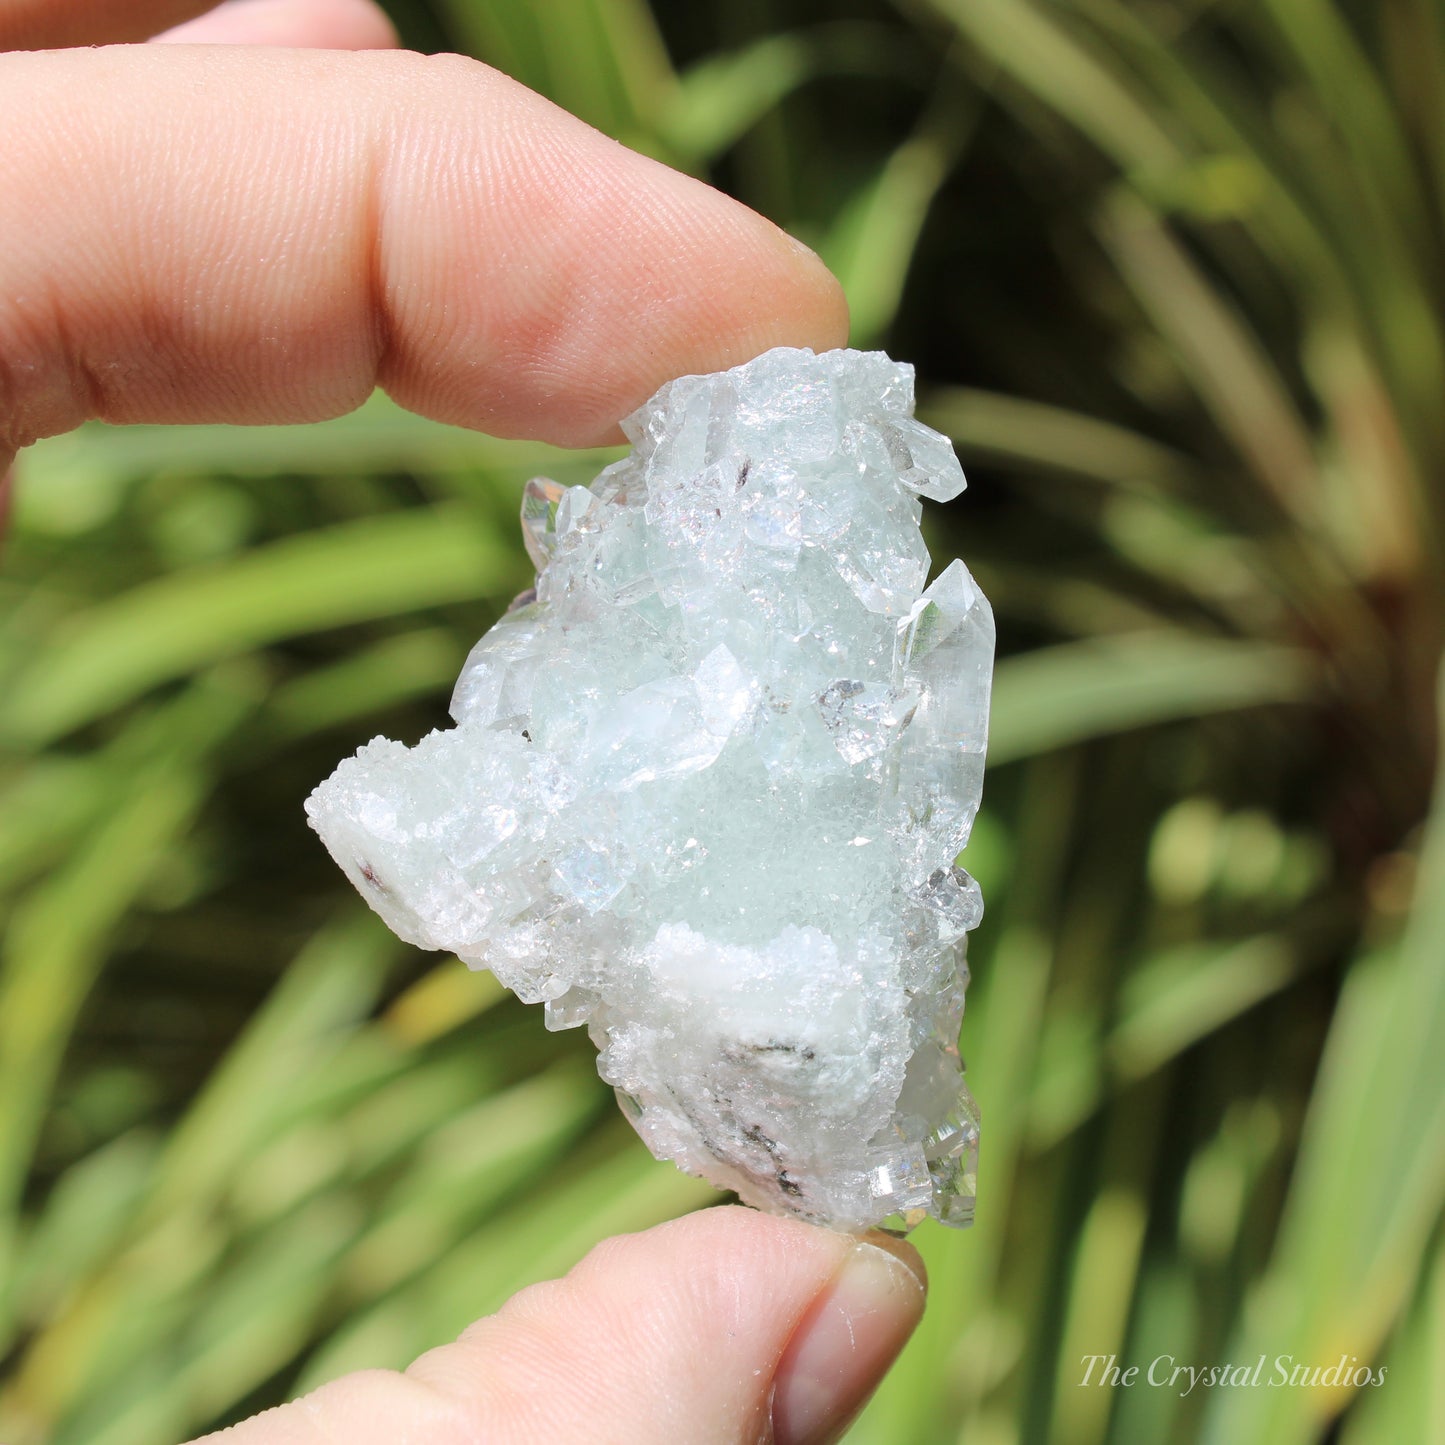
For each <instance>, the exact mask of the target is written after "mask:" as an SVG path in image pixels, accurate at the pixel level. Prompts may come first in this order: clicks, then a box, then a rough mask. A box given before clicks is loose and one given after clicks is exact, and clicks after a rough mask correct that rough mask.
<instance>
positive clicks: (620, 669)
mask: <svg viewBox="0 0 1445 1445" xmlns="http://www.w3.org/2000/svg"><path fill="white" fill-rule="evenodd" d="M912 412H913V372H912V368H911V367H908V366H904V365H899V364H897V363H895V362H893V361H890V360H889V359H888V357H886V356H884V355H882V354H881V353H878V352H871V353H860V352H855V351H832V352H827V353H825V354H823V355H820V356H815V355H814V354H813V353H812V352H810V351H797V350H776V351H770V352H768V353H767V354H766V355H763V356H760V357H758V358H757V359H756V360H755V361H751V362H749V363H748V364H747V365H746V366H739V367H736V368H734V369H733V370H732V371H726V372H721V373H718V374H716V375H712V376H686V377H683V378H681V379H680V380H678V381H674V382H671V383H670V384H669V385H667V386H664V387H663V388H662V390H661V391H659V392H658V393H657V395H656V396H654V397H653V399H652V400H651V401H650V402H648V403H647V405H646V406H644V407H643V408H642V409H641V411H639V412H638V413H637V414H636V415H635V416H633V417H632V418H631V419H630V420H629V421H627V422H626V423H624V430H625V431H626V432H627V435H628V436H629V438H630V439H631V441H632V442H633V451H632V453H631V455H630V456H628V457H627V458H625V459H624V460H622V461H620V462H617V463H615V464H614V465H613V466H610V467H608V468H607V469H606V470H605V471H603V472H602V474H601V475H600V476H599V477H598V478H597V479H596V481H595V482H593V483H592V485H591V486H590V487H560V486H557V485H556V484H555V483H552V482H546V481H537V482H532V483H529V484H528V486H527V490H526V496H525V498H524V501H523V505H522V525H523V531H524V534H525V538H526V544H527V549H528V551H529V552H530V554H531V556H532V560H533V561H534V562H535V563H536V567H537V588H536V595H535V599H533V600H526V601H523V603H522V605H519V606H516V607H514V609H513V610H512V611H511V612H509V613H508V614H507V615H506V616H505V617H503V618H502V620H501V621H500V622H498V623H497V625H496V626H495V627H494V628H492V630H491V631H490V632H488V633H487V634H486V636H485V637H483V638H482V640H481V641H480V642H478V643H477V645H476V647H475V648H473V650H472V653H471V656H470V657H469V658H468V659H467V662H466V666H465V668H464V669H463V672H462V675H461V678H460V680H459V681H458V683H457V687H456V692H455V694H454V696H453V698H452V707H451V711H452V716H453V717H454V718H455V720H456V723H457V726H456V727H455V728H454V729H452V730H450V731H446V732H433V733H431V734H430V735H429V736H427V737H425V738H423V739H422V741H421V742H420V743H419V744H418V745H417V746H416V747H414V748H406V747H404V746H403V745H402V744H401V743H396V742H391V741H389V740H387V739H385V738H376V739H374V740H373V741H372V742H370V743H368V744H367V745H366V746H365V747H364V748H362V749H361V751H360V752H359V753H358V754H357V755H356V756H355V757H354V758H349V759H347V760H346V761H345V762H343V763H342V764H341V766H340V767H339V768H338V769H337V770H336V772H335V773H334V774H333V776H332V777H331V778H330V779H329V780H328V781H327V782H325V783H323V784H322V785H321V787H319V788H318V789H317V790H316V792H315V794H314V795H313V796H312V797H311V799H310V800H309V802H308V804H307V811H308V812H309V814H310V816H311V821H312V825H313V826H314V827H315V828H316V830H317V831H318V832H319V833H320V834H321V836H322V838H323V839H324V840H325V842H326V845H327V847H328V848H329V849H330V850H331V852H332V854H333V856H334V857H335V858H336V861H337V862H338V863H339V864H340V865H341V867H342V868H343V869H344V870H345V871H346V873H347V876H348V877H350V879H351V880H352V882H353V883H355V885H356V886H357V888H358V889H359V890H360V891H361V893H362V895H363V897H365V898H366V900H367V901H368V902H369V903H370V904H371V906H372V907H373V908H375V909H376V911H377V912H378V913H380V914H381V916H382V917H383V918H384V919H385V920H386V921H387V922H388V923H389V924H390V925H391V927H392V928H393V929H395V930H396V932H397V933H399V934H400V935H401V936H402V937H403V938H405V939H408V940H409V941H411V942H412V943H416V944H419V945H421V946H422V947H424V948H437V949H450V950H453V951H454V952H456V953H457V954H458V955H460V957H461V958H462V959H464V960H465V961H466V962H467V963H468V964H470V965H471V966H473V967H476V968H489V969H491V970H492V971H493V972H494V973H495V974H496V975H497V977H498V978H499V979H500V980H501V981H502V982H503V983H504V984H506V985H507V987H509V988H511V989H513V990H514V991H515V992H516V993H517V994H518V995H519V996H520V997H521V998H523V999H525V1000H527V1001H528V1002H538V1001H540V1002H544V1003H545V1005H546V1020H547V1024H548V1027H550V1028H570V1027H572V1026H574V1025H582V1024H585V1025H586V1026H587V1027H588V1029H589V1031H590V1033H591V1035H592V1038H593V1040H594V1041H595V1043H596V1044H597V1047H598V1048H599V1049H600V1050H601V1057H600V1059H599V1060H598V1068H599V1069H600V1071H601V1073H602V1076H603V1078H605V1079H606V1080H607V1081H608V1082H609V1083H611V1084H613V1085H614V1086H615V1087H616V1089H617V1094H618V1097H619V1099H620V1100H621V1102H622V1107H623V1109H624V1111H625V1112H626V1114H627V1116H628V1118H630V1119H631V1120H632V1122H633V1124H634V1125H635V1126H636V1128H637V1131H638V1133H639V1134H641V1136H642V1137H643V1139H644V1140H646V1142H647V1144H648V1145H649V1146H650V1147H651V1149H652V1150H653V1152H654V1153H656V1154H657V1155H658V1156H659V1157H662V1158H668V1159H672V1160H675V1161H676V1162H677V1164H678V1165H680V1166H681V1167H682V1168H684V1169H687V1170H690V1171H692V1172H693V1173H696V1174H700V1175H703V1176H704V1177H706V1178H707V1179H710V1180H712V1181H713V1182H714V1183H715V1184H717V1185H719V1186H720V1187H722V1188H726V1189H733V1190H736V1191H737V1193H738V1194H739V1195H740V1196H741V1197H742V1198H743V1199H744V1200H746V1201H747V1202H748V1203H751V1204H755V1205H757V1206H758V1207H759V1208H763V1209H770V1210H774V1211H776V1212H780V1213H788V1214H795V1215H801V1216H803V1217H805V1218H808V1219H813V1220H817V1221H819V1222H821V1223H825V1224H829V1225H833V1226H835V1227H838V1228H844V1229H863V1228H866V1227H868V1226H870V1225H874V1224H879V1223H885V1224H889V1225H891V1226H894V1227H898V1226H900V1225H901V1226H907V1225H911V1224H913V1223H916V1222H917V1221H918V1220H920V1219H922V1218H923V1217H924V1215H925V1214H931V1215H933V1216H934V1217H935V1218H938V1219H941V1220H942V1221H943V1222H944V1223H946V1224H964V1223H967V1222H968V1221H969V1219H970V1218H971V1216H972V1210H973V1193H974V1167H975V1165H974V1161H975V1157H976V1148H977V1138H978V1126H977V1117H976V1114H975V1112H974V1108H973V1104H972V1101H971V1100H970V1098H969V1096H968V1093H967V1091H966V1089H965V1088H964V1084H963V1077H962V1068H961V1065H960V1063H959V1057H958V1051H957V1039H958V1032H959V1023H960V1020H961V1017H962V1013H963V991H964V985H965V983H966V981H967V978H968V973H967V969H966V967H965V964H964V935H965V934H966V932H967V931H968V930H969V929H970V928H972V927H973V926H974V925H975V924H976V923H977V922H978V920H979V916H980V913H981V911H982V903H981V901H980V898H979V894H978V889H977V887H976V886H975V884H974V882H973V880H972V879H971V878H969V876H968V875H967V874H966V873H964V872H963V871H962V870H961V869H960V868H957V867H956V866H955V864H954V860H955V857H956V855H957V854H958V852H959V850H960V849H961V848H962V847H963V845H964V843H965V841H966V840H967V838H968V834H969V829H970V827H971V825H972V822H973V818H974V814H975V812H976V810H977V807H978V800H979V790H980V787H981V783H982V775H983V755H984V740H985V733H986V729H987V721H988V696H989V681H990V676H991V669H992V661H993V618H992V615H991V613H990V611H989V606H988V603H987V601H986V600H985V599H984V597H983V595H982V594H981V593H980V592H979V590H978V588H977V587H976V586H975V585H974V582H973V579H972V578H971V577H970V576H969V573H968V569H967V568H966V567H965V566H964V565H963V563H962V562H959V561H954V562H951V563H950V564H949V565H948V566H947V567H946V568H944V570H943V571H942V573H941V574H940V575H939V576H938V578H937V579H936V580H935V581H934V582H933V584H932V585H931V586H929V587H927V588H925V587H924V585H923V584H924V581H925V577H926V575H927V571H928V565H929V558H928V552H927V550H926V548H925V547H924V544H923V537H922V535H921V533H920V531H919V518H920V514H921V503H920V501H919V497H920V496H924V497H932V498H935V499H937V500H940V501H946V500H948V499H949V498H951V497H954V496H956V495H957V494H958V493H959V492H960V491H961V490H962V488H963V474H962V472H961V471H960V469H959V465H958V462H957V460H956V458H955V457H954V454H953V449H952V447H951V446H950V444H949V443H948V441H947V440H946V439H945V438H943V437H941V436H940V435H939V434H938V433H936V432H934V431H930V430H929V429H928V428H927V427H925V426H923V425H922V424H921V423H919V422H917V421H915V420H914V419H913V416H912Z"/></svg>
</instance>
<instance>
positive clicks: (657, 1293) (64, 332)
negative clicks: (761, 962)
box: [0, 0, 924, 1445]
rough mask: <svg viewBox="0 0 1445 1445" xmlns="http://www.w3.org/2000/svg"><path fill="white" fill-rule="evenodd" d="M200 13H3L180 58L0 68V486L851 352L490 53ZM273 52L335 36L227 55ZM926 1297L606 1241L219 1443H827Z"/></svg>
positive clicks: (598, 434)
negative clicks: (397, 1364) (226, 438)
mask: <svg viewBox="0 0 1445 1445" xmlns="http://www.w3.org/2000/svg"><path fill="white" fill-rule="evenodd" d="M201 9H203V6H201V5H197V4H188V3H186V0H68V3H66V4H64V5H57V4H55V3H54V0H0V49H6V48H12V47H30V48H33V47H39V46H64V45H71V44H91V43H96V42H107V41H128V40H141V39H144V38H146V37H147V36H150V35H155V34H156V32H158V31H161V30H162V29H163V28H164V27H166V26H173V27H175V28H173V29H171V30H170V31H169V32H168V33H166V34H165V35H163V36H160V37H159V38H161V39H164V40H167V41H170V42H188V43H172V44H167V45H138V46H124V47H113V48H107V49H100V50H77V51H65V50H55V51H50V52H46V53H27V52H26V51H24V50H19V49H16V50H15V51H14V53H10V54H7V55H3V56H0V134H3V135H4V136H5V137H6V144H5V146H4V147H3V148H0V195H3V196H4V197H5V198H6V199H5V213H6V219H7V222H8V225H7V228H6V233H5V237H4V244H3V246H0V471H3V470H4V468H5V466H6V464H7V463H8V462H9V460H10V459H11V458H12V457H13V456H14V454H15V452H16V451H17V450H18V449H19V448H21V447H23V446H24V445H26V444H27V443H29V442H30V441H33V440H35V439H36V438H38V437H42V436H49V435H52V434H54V433H56V432H60V431H64V430H66V429H68V428H70V427H73V426H76V425H78V424H79V423H80V422H82V421H84V420H86V419H87V418H91V417H97V418H102V419H104V420H107V421H112V422H133V421H149V422H167V421H170V422H198V421H211V422H218V421H219V422H301V421H312V420H318V419H321V418H324V417H329V416H335V415H338V414H340V413H342V412H345V411H348V410H350V409H351V408H352V407H354V406H356V405H358V404H359V403H360V402H361V401H362V400H363V399H364V398H365V397H366V396H367V394H368V393H369V392H370V391H371V390H372V388H373V387H374V386H377V385H380V386H383V387H385V388H386V390H387V391H389V392H390V393H391V394H392V395H393V396H394V397H396V398H397V400H399V401H401V402H402V403H403V404H405V405H407V406H409V407H412V408H414V409H415V410H417V411H420V412H423V413H425V414H426V415H428V416H432V417H436V418H438V419H440V420H443V421H449V422H455V423H459V424H461V425H464V426H472V427H478V428H482V429H485V430H488V431H492V432H495V433H498V434H501V435H506V436H529V437H535V438H540V439H544V440H549V441H554V442H561V443H570V444H586V443H593V442H598V441H603V440H607V439H610V438H611V437H612V436H613V435H614V434H615V429H616V421H617V418H618V417H620V416H623V415H626V413H627V412H628V411H630V410H631V409H632V408H633V407H635V406H636V405H637V404H638V403H640V402H641V401H643V400H644V399H645V398H646V397H647V396H648V395H649V394H650V393H651V392H652V391H653V390H654V389H655V388H656V387H657V386H658V385H660V384H661V383H662V382H664V381H666V380H667V379H669V378H670V377H672V376H676V375H680V374H683V373H685V372H690V371H711V370H716V369H718V368H720V367H724V366H729V365H733V364H735V363H737V362H740V361H744V360H746V359H747V358H749V357H751V356H753V355H755V354H757V353H758V352H760V351H762V350H765V349H766V348H767V347H769V346H774V345H781V344H791V345H807V346H813V347H815V348H817V349H820V350H821V349H824V348H827V347H831V346H837V345H841V344H842V343H843V341H844V339H845V337H846V331H847V322H846V314H845V310H844V306H843V302H842V299H841V296H840V293H839V290H838V287H837V284H836V283H835V282H834V281H833V279H832V278H831V277H830V276H829V275H828V273H827V272H826V271H825V270H824V269H823V267H822V266H821V264H820V263H819V262H818V261H817V259H816V258H815V257H814V256H813V255H812V254H811V253H810V252H808V251H807V250H805V249H804V248H803V247H801V246H799V245H798V244H797V243H795V242H793V241H791V240H789V239H788V237H786V236H785V235H783V233H782V232H780V231H778V230H777V229H776V228H775V227H773V226H771V225H770V224H769V223H768V222H766V221H765V220H763V219H762V218H760V217H758V216H756V215H754V214H753V213H752V212H750V211H748V210H746V209H745V208H743V207H742V206H739V205H737V204H735V203H734V202H732V201H730V200H728V199H726V198H725V197H723V196H721V195H719V194H718V193H717V192H715V191H713V190H710V189H709V188H708V187H706V186H704V185H702V184H700V183H699V182H697V181H693V180H689V179H688V178H686V177H684V176H680V175H678V174H676V173H674V172H672V171H670V170H668V169H666V168H665V167H663V166H660V165H658V164H656V163H655V162H652V161H649V160H646V159H644V158H642V157H640V156H637V155H634V154H632V153H631V152H629V151H627V150H625V149H623V148H622V147H621V146H619V145H616V144H615V143H613V142H612V141H609V140H607V139H605V138H604V137H602V136H600V135H598V134H597V133H595V132H594V131H591V130H589V129H588V128H587V127H586V126H584V125H582V124H581V123H580V122H579V121H577V120H575V119H573V118H572V117H570V116H568V115H565V114H564V113H563V112H561V111H559V110H557V109H556V108H555V107H554V106H552V105H550V104H548V103H547V102H546V101H544V100H542V99H540V98H539V97H537V96H535V95H533V94H531V93H529V92H528V91H526V90H524V89H523V88H522V87H520V86H518V85H516V84H514V83H513V82H511V81H509V80H507V79H506V78H505V77H504V76H501V75H498V74H496V73H495V72H493V71H491V70H488V69H487V68H486V67H484V66H481V65H478V64H475V63H473V62H471V61H466V60H461V59H458V58H456V57H433V58H424V57H421V56H416V55H403V54H397V53H387V52H386V51H385V50H383V49H381V47H386V46H389V45H390V44H392V43H394V37H393V36H392V33H391V29H390V26H389V24H388V22H387V21H386V19H385V17H384V16H383V15H382V14H381V12H380V11H378V10H376V9H375V8H374V7H373V6H372V5H371V4H370V3H369V0H295V3H287V0H245V3H237V4H229V5H223V6H221V7H220V8H218V9H215V10H212V11H211V12H209V13H207V14H201V15H199V16H196V17H195V18H191V17H192V16H193V15H194V12H196V11H197V10H201ZM279 45H290V46H298V47H307V46H327V47H331V48H330V49H329V50H326V51H319V50H312V51H308V50H306V49H291V50H285V51H282V50H277V49H269V50H267V49H255V48H246V49H240V48H234V47H237V46H273V47H274V46H279ZM370 47H377V48H376V49H374V50H372V49H369V48H370ZM361 51H368V53H346V52H361ZM923 1296H924V1290H923V1285H922V1266H921V1263H920V1262H919V1260H918V1257H917V1255H916V1253H915V1252H914V1251H913V1250H912V1249H911V1248H910V1247H909V1246H907V1245H899V1244H895V1243H893V1242H892V1241H888V1240H880V1241H879V1244H878V1245H874V1244H869V1243H862V1244H860V1243H858V1242H856V1241H854V1240H852V1239H851V1238H849V1237H847V1236H843V1235H837V1234H832V1233H829V1232H827V1231H824V1230H820V1229H813V1228H810V1227H808V1226H806V1225H802V1224H797V1223H790V1222H785V1221H781V1220H776V1219H770V1218H767V1217H765V1216H763V1215H759V1214H754V1213H751V1212H749V1211H747V1210H742V1209H714V1210H707V1211H705V1212H703V1213H701V1214H697V1215H693V1216H691V1217H689V1218H687V1219H683V1220H679V1221H677V1222H675V1223H673V1224H669V1225H664V1226H662V1227H660V1228H658V1229H654V1230H650V1231H648V1232H647V1233H645V1234H640V1235H635V1236H631V1237H628V1238H623V1239H614V1240H611V1241H609V1242H608V1243H606V1244H604V1245H603V1246H601V1247H600V1248H599V1249H597V1250H595V1251H593V1253H592V1254H591V1255H590V1256H588V1258H587V1259H586V1260H584V1261H583V1262H582V1264H580V1265H579V1266H578V1267H577V1268H576V1269H575V1270H574V1271H573V1272H572V1273H571V1274H570V1275H568V1276H567V1278H566V1279H564V1280H560V1281H557V1282H554V1283H550V1284H545V1285H539V1286H535V1287H533V1288H532V1289H529V1290H525V1291H523V1292H522V1293H521V1294H519V1295H518V1296H517V1297H516V1298H515V1299H513V1300H512V1301H511V1302H510V1303H509V1304H508V1305H507V1306H506V1307H505V1308H504V1309H503V1310H502V1311H501V1312H500V1313H499V1314H497V1315H496V1316H494V1317H492V1318H490V1319H486V1320H483V1321H481V1322H480V1323H478V1324H476V1325H474V1326H473V1327H472V1328H471V1329H470V1330H468V1331H467V1333H466V1334H465V1335H464V1336H463V1337H462V1338H461V1340H459V1341H458V1342H456V1343H455V1344H451V1345H446V1346H444V1347H442V1348H440V1349H437V1350H434V1351H432V1352H431V1353H430V1354H428V1355H425V1356H423V1358H422V1359H420V1360H418V1361H417V1362H416V1364H414V1365H413V1366H412V1367H411V1369H410V1370H408V1371H407V1372H406V1373H405V1374H404V1375H398V1374H392V1373H388V1372H382V1371H378V1372H373V1373H369V1374H363V1375H355V1376H349V1377H347V1378H345V1379H342V1380H338V1381H336V1382H334V1383H333V1384H331V1385H328V1386H326V1387H324V1388H323V1389H321V1390H320V1391H318V1392H317V1393H316V1394H314V1395H312V1396H310V1397H308V1398H307V1399H306V1400H302V1401H299V1402H297V1403H295V1404H292V1405H287V1406H283V1407H282V1408H280V1409H278V1410H274V1411H271V1412H268V1413H267V1414H265V1415H262V1416H258V1417H257V1418H256V1419H254V1420H250V1421H247V1422H245V1423H243V1424H241V1425H238V1426H235V1427H233V1429H231V1430H229V1431H226V1432H223V1434H222V1435H221V1436H215V1437H211V1438H212V1439H215V1440H221V1439H225V1440H227V1441H231V1442H233V1445H290V1442H298V1445H299V1442H306V1445H316V1442H333V1441H334V1442H345V1445H371V1442H376V1445H382V1442H385V1445H397V1442H401V1441H405V1440H414V1441H418V1442H422V1441H425V1442H426V1445H453V1442H456V1445H460V1442H462V1441H474V1440H477V1439H486V1440H487V1441H488V1442H496V1445H507V1442H512V1441H517V1442H528V1445H532V1442H538V1441H554V1440H556V1441H569V1440H583V1439H586V1440H606V1441H614V1440H615V1441H624V1440H625V1441H627V1442H629V1445H633V1442H638V1445H645V1442H649V1441H657V1442H664V1441H665V1442H675V1441H687V1442H714V1441H716V1442H723V1441H753V1440H759V1439H769V1438H771V1439H775V1440H776V1441H778V1442H782V1445H789V1442H799V1441H815V1440H822V1439H827V1438H832V1437H834V1436H836V1434H837V1433H838V1432H839V1431H840V1430H841V1429H842V1428H843V1425H844V1424H845V1423H846V1421H847V1420H848V1419H849V1418H850V1417H851V1416H852V1414H853V1413H854V1412H855V1411H856V1409H857V1408H858V1407H859V1406H860V1405H861V1403H862V1402H863V1400H864V1399H866V1397H867V1395H868V1394H869V1393H870V1392H871V1390H872V1389H873V1387H874V1385H876V1383H877V1381H878V1379H879V1377H880V1376H881V1374H882V1372H883V1371H884V1370H885V1369H886V1368H887V1366H888V1364H889V1363H890V1362H891V1361H892V1359H893V1357H894V1355H895V1354H896V1353H897V1352H898V1350H899V1349H900V1348H901V1346H902V1344H903V1342H904V1340H905V1339H906V1338H907V1336H908V1334H909V1332H910V1331H911V1330H912V1328H913V1326H914V1325H915V1324H916V1322H917V1320H918V1317H919V1315H920V1313H921V1311H922V1308H923Z"/></svg>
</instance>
